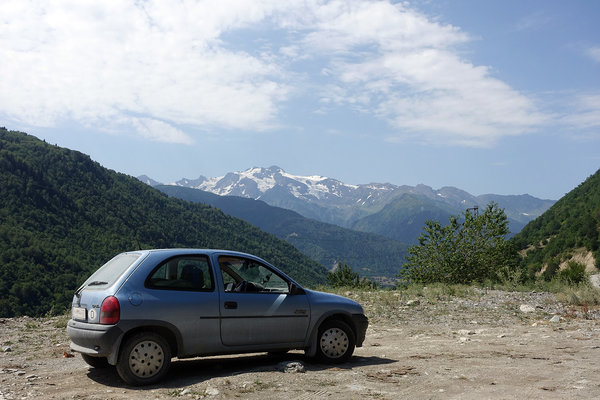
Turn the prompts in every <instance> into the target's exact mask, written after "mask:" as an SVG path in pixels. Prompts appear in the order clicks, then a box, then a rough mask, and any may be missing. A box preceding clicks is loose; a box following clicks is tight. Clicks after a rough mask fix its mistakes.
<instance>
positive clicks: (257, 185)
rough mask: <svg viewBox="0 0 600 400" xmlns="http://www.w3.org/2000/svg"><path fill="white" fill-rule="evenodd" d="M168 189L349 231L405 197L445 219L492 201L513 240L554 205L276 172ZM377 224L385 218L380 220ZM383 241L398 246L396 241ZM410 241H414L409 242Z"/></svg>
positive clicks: (244, 173)
mask: <svg viewBox="0 0 600 400" xmlns="http://www.w3.org/2000/svg"><path fill="white" fill-rule="evenodd" d="M140 178H141V177H140ZM145 178H146V180H148V179H149V178H147V177H145ZM170 185H175V186H182V187H189V188H194V189H200V190H204V191H207V192H211V193H214V194H218V195H221V196H240V197H246V198H253V199H258V200H262V201H265V202H266V203H267V204H269V205H272V206H276V207H282V208H287V209H290V210H293V211H296V212H298V213H299V214H301V215H303V216H305V217H307V218H312V219H316V220H318V221H321V222H326V223H330V224H335V225H339V226H341V227H344V228H350V229H355V226H357V223H358V221H360V220H361V219H363V218H366V217H369V216H373V215H374V214H376V213H379V212H381V211H382V210H383V209H384V208H385V207H386V206H387V205H388V204H390V203H391V202H392V201H393V200H394V199H396V198H398V197H400V196H402V195H405V194H410V195H414V196H420V197H422V198H427V199H429V200H431V201H433V202H434V203H438V202H440V204H441V203H444V204H445V206H444V207H443V208H444V209H446V210H447V212H448V216H449V215H452V214H460V213H461V212H462V211H464V210H465V209H467V208H472V207H479V208H484V207H485V206H487V204H488V203H489V202H490V201H494V202H496V203H498V205H499V206H500V207H501V208H504V209H505V212H506V214H507V217H508V218H509V222H510V225H511V231H512V233H513V234H514V233H516V232H519V231H520V230H521V229H522V227H523V226H525V224H527V223H528V222H529V221H531V220H533V219H535V218H536V217H538V216H539V215H541V214H542V213H543V212H544V211H545V210H547V209H548V208H549V207H550V206H552V204H554V203H555V201H554V200H547V199H538V198H535V197H533V196H531V195H528V194H522V195H498V194H484V195H479V196H474V195H471V194H470V193H468V192H466V191H464V190H462V189H459V188H455V187H452V186H444V187H442V188H440V189H437V190H435V189H433V188H431V187H430V186H427V185H424V184H418V185H416V186H408V185H394V184H391V183H374V182H372V183H367V184H360V185H352V184H346V183H344V182H341V181H339V180H336V179H333V178H328V177H325V176H321V175H312V176H300V175H293V174H290V173H287V172H285V171H284V170H283V169H281V168H280V167H277V166H271V167H268V168H262V167H252V168H249V169H247V170H245V171H238V172H229V173H227V174H225V175H223V176H220V177H214V178H206V177H204V176H200V177H199V178H197V179H185V178H184V179H181V180H179V181H176V182H173V183H171V184H170ZM434 214H436V215H437V214H438V213H434ZM387 216H388V217H387V218H391V219H392V220H394V219H397V220H399V221H401V220H402V219H401V218H399V217H397V216H394V215H392V214H390V213H389V210H388V212H387ZM380 219H383V217H382V216H380ZM358 225H361V224H360V223H359V224H358ZM362 225H363V226H364V225H365V224H362ZM367 225H368V224H367ZM369 229H371V230H369V232H372V233H377V234H383V233H382V231H381V230H378V229H377V228H376V227H371V228H369ZM398 229H399V228H398ZM396 230H397V229H396ZM387 237H389V238H391V239H394V240H399V239H398V237H397V236H394V237H392V236H387ZM405 239H406V238H403V239H402V241H405ZM414 239H415V238H414V237H413V241H414Z"/></svg>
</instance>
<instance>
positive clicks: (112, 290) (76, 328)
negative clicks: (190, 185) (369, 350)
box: [67, 249, 368, 385]
mask: <svg viewBox="0 0 600 400" xmlns="http://www.w3.org/2000/svg"><path fill="white" fill-rule="evenodd" d="M367 326H368V319H367V317H366V316H365V314H364V311H363V308H362V307H361V305H360V304H358V303H357V302H355V301H353V300H350V299H347V298H345V297H341V296H336V295H333V294H328V293H322V292H316V291H312V290H308V289H304V288H302V287H301V286H300V285H299V284H298V283H296V282H294V280H293V279H291V278H290V277H288V276H287V275H285V274H284V273H283V272H281V271H279V270H278V269H277V268H275V267H273V266H272V265H270V264H268V263H267V262H265V261H264V260H261V259H260V258H258V257H255V256H252V255H250V254H245V253H240V252H232V251H223V250H199V249H165V250H144V251H134V252H128V253H122V254H119V255H117V256H116V257H114V258H113V259H112V260H110V261H109V262H107V263H106V264H104V265H103V266H102V267H101V268H99V269H98V270H97V271H96V272H95V273H94V274H92V276H90V278H89V279H88V280H86V281H85V282H84V283H83V285H81V287H80V288H79V289H77V291H76V292H75V296H74V297H73V306H72V318H71V320H70V321H69V323H68V325H67V333H68V335H69V337H70V338H71V349H72V350H74V351H77V352H79V353H81V355H82V357H83V359H84V360H85V361H86V362H87V363H88V364H89V365H91V366H93V367H104V366H109V365H115V366H116V369H117V371H118V373H119V376H120V377H121V378H122V379H123V380H124V381H125V382H126V383H128V384H130V385H147V384H151V383H155V382H157V381H159V380H160V379H161V378H163V377H164V376H165V374H166V373H167V371H168V369H169V365H170V363H171V358H172V357H178V358H189V357H197V356H209V355H219V354H232V353H249V352H273V353H283V352H286V351H288V350H292V349H301V350H304V351H305V353H306V354H307V355H308V356H311V357H317V358H318V359H320V360H321V361H324V362H331V363H341V362H345V361H347V360H348V359H349V358H350V357H351V356H352V353H353V351H354V348H355V347H360V346H362V343H363V341H364V339H365V333H366V330H367Z"/></svg>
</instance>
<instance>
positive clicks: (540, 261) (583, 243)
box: [513, 170, 600, 278]
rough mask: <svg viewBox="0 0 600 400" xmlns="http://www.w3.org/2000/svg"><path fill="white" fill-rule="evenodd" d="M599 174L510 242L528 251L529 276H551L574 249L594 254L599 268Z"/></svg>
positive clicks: (590, 178)
mask: <svg viewBox="0 0 600 400" xmlns="http://www.w3.org/2000/svg"><path fill="white" fill-rule="evenodd" d="M599 230H600V170H598V171H597V172H596V173H595V174H594V175H592V176H590V177H589V178H588V179H587V180H586V181H585V182H583V183H582V184H580V185H579V186H578V187H577V188H575V189H573V190H572V191H571V192H569V193H568V194H566V195H565V196H564V197H563V198H561V199H560V200H559V201H558V202H556V204H554V205H553V206H552V207H551V208H550V209H549V210H547V211H546V212H545V213H544V214H543V215H541V216H540V217H538V218H537V219H535V220H534V221H532V222H530V223H529V224H527V226H525V228H523V230H522V231H521V232H520V233H519V234H517V235H516V236H515V237H514V238H513V241H514V242H515V243H516V245H517V246H518V247H519V248H520V249H523V250H524V249H528V251H527V257H526V259H525V264H524V265H526V266H527V268H528V269H529V272H530V273H534V272H539V271H540V270H541V269H542V268H543V267H548V268H549V273H547V274H546V275H547V276H548V278H551V276H550V275H552V273H554V272H556V270H557V269H558V265H559V264H560V263H561V262H564V261H566V260H568V259H569V258H570V256H572V255H573V252H574V251H575V250H577V249H586V250H587V251H590V252H592V253H593V255H594V258H595V260H596V266H600V237H599Z"/></svg>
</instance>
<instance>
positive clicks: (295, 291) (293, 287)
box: [290, 282, 306, 296]
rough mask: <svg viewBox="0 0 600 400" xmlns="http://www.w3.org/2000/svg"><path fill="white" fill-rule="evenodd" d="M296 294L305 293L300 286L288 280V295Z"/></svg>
mask: <svg viewBox="0 0 600 400" xmlns="http://www.w3.org/2000/svg"><path fill="white" fill-rule="evenodd" d="M298 294H306V292H305V291H304V289H302V288H301V287H300V286H298V285H296V284H295V283H293V282H290V295H293V296H295V295H298Z"/></svg>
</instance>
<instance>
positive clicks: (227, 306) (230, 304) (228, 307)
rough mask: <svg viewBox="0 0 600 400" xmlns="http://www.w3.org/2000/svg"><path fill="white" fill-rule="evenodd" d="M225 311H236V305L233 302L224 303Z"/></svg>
mask: <svg viewBox="0 0 600 400" xmlns="http://www.w3.org/2000/svg"><path fill="white" fill-rule="evenodd" d="M225 309H226V310H235V309H237V303H236V302H235V301H226V302H225Z"/></svg>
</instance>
